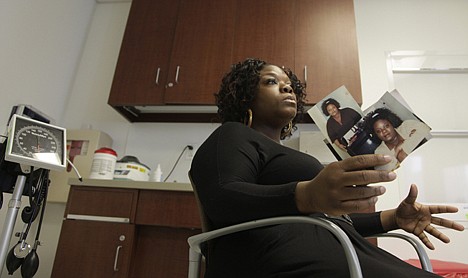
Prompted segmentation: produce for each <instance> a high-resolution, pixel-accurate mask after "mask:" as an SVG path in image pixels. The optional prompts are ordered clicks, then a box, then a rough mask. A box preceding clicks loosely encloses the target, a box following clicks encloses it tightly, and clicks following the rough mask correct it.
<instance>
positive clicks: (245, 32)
mask: <svg viewBox="0 0 468 278" xmlns="http://www.w3.org/2000/svg"><path fill="white" fill-rule="evenodd" d="M294 6H295V1H291V0H276V1H271V0H256V1H251V0H240V1H238V10H237V20H236V30H235V35H234V49H233V52H234V53H233V62H234V63H236V62H240V61H243V60H245V59H246V58H259V59H262V60H265V61H267V62H269V63H272V64H276V65H279V66H286V67H289V68H294V44H295V42H294V24H295V19H296V16H297V15H295V9H294ZM246 7H247V8H246Z"/></svg>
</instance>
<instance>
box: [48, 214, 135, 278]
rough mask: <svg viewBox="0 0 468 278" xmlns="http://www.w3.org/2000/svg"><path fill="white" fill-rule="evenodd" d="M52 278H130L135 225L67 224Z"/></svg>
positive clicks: (68, 221)
mask: <svg viewBox="0 0 468 278" xmlns="http://www.w3.org/2000/svg"><path fill="white" fill-rule="evenodd" d="M61 235H62V236H61V237H60V240H59V244H58V246H59V247H58V249H57V253H56V255H55V262H54V268H53V271H52V277H57V278H61V277H67V278H74V277H76V278H82V277H88V278H92V277H96V278H101V277H115V278H117V277H129V276H128V274H129V269H130V260H131V255H132V252H133V245H134V244H133V241H134V236H135V225H133V224H121V223H108V222H98V221H82V220H65V221H64V222H63V225H62V232H61Z"/></svg>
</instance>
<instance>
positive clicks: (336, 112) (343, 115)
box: [322, 98, 361, 151]
mask: <svg viewBox="0 0 468 278" xmlns="http://www.w3.org/2000/svg"><path fill="white" fill-rule="evenodd" d="M322 112H323V114H324V115H325V116H329V118H328V120H327V134H328V137H330V140H331V142H333V144H335V145H336V146H337V147H339V148H340V149H342V150H343V151H346V148H347V146H348V142H346V139H345V138H343V136H344V135H345V134H346V133H347V132H348V131H349V130H350V129H351V128H352V127H353V126H354V125H355V124H356V123H357V122H359V120H360V119H361V115H360V114H359V113H358V112H356V111H355V110H354V109H352V108H349V107H344V108H341V105H340V103H339V102H338V101H337V100H336V99H334V98H329V99H327V100H325V101H324V102H323V103H322Z"/></svg>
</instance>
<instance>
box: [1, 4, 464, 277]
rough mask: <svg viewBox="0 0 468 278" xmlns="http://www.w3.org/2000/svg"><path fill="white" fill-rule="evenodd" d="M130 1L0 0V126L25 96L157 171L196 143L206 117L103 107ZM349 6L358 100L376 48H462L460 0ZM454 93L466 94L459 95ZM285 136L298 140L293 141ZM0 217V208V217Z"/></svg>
mask: <svg viewBox="0 0 468 278" xmlns="http://www.w3.org/2000/svg"><path fill="white" fill-rule="evenodd" d="M129 8H130V3H105V4H99V3H98V4H95V3H94V1H93V0H87V1H74V0H67V1H65V0H36V1H25V0H17V1H11V0H10V1H8V0H5V1H1V2H0V37H1V38H2V39H1V40H2V44H0V94H1V96H2V101H1V102H0V111H2V113H3V116H2V115H0V128H2V126H3V127H5V126H6V120H7V115H8V113H9V111H10V109H11V106H13V105H15V104H18V103H27V104H32V105H33V106H36V107H37V108H39V109H41V110H42V111H43V112H46V113H47V114H49V115H51V116H52V117H54V118H55V119H56V120H57V123H58V124H61V125H63V126H64V127H66V128H69V129H76V128H82V127H85V126H89V125H91V126H92V127H93V128H95V129H99V130H102V131H105V132H106V133H108V134H109V135H111V137H112V138H113V140H114V145H113V147H114V149H116V151H117V152H118V154H119V157H121V156H123V155H126V154H128V155H135V156H137V157H138V158H139V159H140V161H142V162H143V163H145V164H147V165H148V166H150V167H151V168H154V167H155V166H156V164H157V163H161V165H162V167H163V171H164V172H165V174H167V173H168V171H169V170H170V168H171V167H172V165H173V164H174V163H175V160H176V159H177V157H178V155H179V154H180V152H181V151H182V149H183V148H184V147H185V145H187V144H200V143H201V142H202V141H203V140H204V138H206V136H208V134H209V132H210V131H211V130H213V129H214V128H215V127H216V126H215V125H212V124H169V123H144V124H143V123H141V124H129V123H128V122H127V121H126V120H124V119H123V117H121V116H120V115H119V114H118V113H117V112H115V111H114V110H113V109H112V108H110V107H109V106H108V105H107V97H108V93H109V89H110V86H111V82H112V77H113V70H114V67H115V63H116V61H117V55H118V52H119V48H120V43H121V39H122V36H123V32H124V27H125V24H126V19H127V16H128V11H129ZM355 10H356V22H357V35H358V48H359V55H360V63H361V79H362V88H363V101H364V104H363V107H367V106H369V105H370V104H371V103H373V102H374V101H376V100H377V99H378V98H379V97H380V96H381V94H382V93H383V92H384V91H386V90H388V89H389V88H388V80H387V72H386V65H385V55H384V53H385V51H388V50H466V51H468V37H467V36H466V35H465V32H464V31H463V30H467V29H468V22H467V20H468V18H467V17H466V16H465V14H466V12H468V2H467V1H464V0H452V1H443V0H412V1H405V0H394V1H386V0H355ZM311 35H313V34H311ZM3 42H6V43H3ZM460 97H461V100H460V101H466V98H467V97H466V95H464V96H462V95H461V96H460ZM428 109H430V108H428ZM426 112H427V111H424V113H426ZM301 129H302V130H311V129H312V127H311V126H308V125H306V126H301ZM2 132H3V130H2ZM290 143H291V144H292V145H294V146H296V145H297V142H296V139H293V140H292V142H290ZM189 163H190V161H187V160H184V159H182V160H181V162H180V164H179V166H178V168H176V170H175V171H174V174H173V175H172V176H171V178H170V179H169V180H177V181H179V182H187V181H188V179H187V176H186V172H187V170H188V167H189ZM387 188H388V189H389V192H388V193H387V194H386V195H385V197H383V198H381V200H380V202H379V207H380V208H386V207H393V206H395V205H396V204H398V202H399V192H398V190H397V188H398V186H393V185H392V184H389V185H388V186H387ZM63 209H64V207H63V205H61V204H51V205H49V206H48V208H47V217H46V220H45V225H46V227H47V228H46V227H44V228H46V229H48V232H43V233H41V235H43V237H44V241H45V246H41V247H39V250H38V253H39V256H40V258H41V265H40V270H39V271H40V272H39V274H38V277H49V273H50V271H51V268H52V264H53V258H54V252H55V248H56V244H57V240H58V237H57V235H58V233H59V230H60V227H61V217H62V216H63ZM4 211H5V208H2V211H1V212H2V213H4ZM3 219H4V218H3V216H0V223H2V224H3ZM16 230H18V229H16ZM48 235H50V236H48ZM467 242H468V240H467V233H466V232H464V233H463V234H458V235H457V236H455V238H454V244H453V245H448V246H439V245H437V246H436V247H437V251H435V252H431V256H432V257H434V258H440V259H447V260H454V261H461V262H465V263H468V258H467V257H466V256H467V254H466V252H463V251H462V250H460V249H461V248H459V246H462V245H464V246H466V243H467ZM393 245H394V246H396V247H395V248H396V249H402V248H403V247H401V248H400V245H399V244H393ZM457 247H458V248H457ZM397 251H399V250H397ZM405 255H406V253H405V254H404V256H405ZM16 274H18V273H16ZM15 277H20V276H15Z"/></svg>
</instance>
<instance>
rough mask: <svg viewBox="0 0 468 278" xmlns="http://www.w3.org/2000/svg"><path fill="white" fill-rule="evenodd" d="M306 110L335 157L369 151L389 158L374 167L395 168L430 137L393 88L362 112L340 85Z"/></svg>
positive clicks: (421, 122)
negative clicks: (389, 159) (390, 158)
mask: <svg viewBox="0 0 468 278" xmlns="http://www.w3.org/2000/svg"><path fill="white" fill-rule="evenodd" d="M349 98H351V100H350V99H349ZM345 111H346V112H345ZM308 113H309V115H310V116H311V117H312V119H313V120H314V122H315V123H316V124H317V126H318V128H319V129H320V131H321V132H322V133H323V135H324V136H325V137H326V138H327V139H328V140H329V142H328V143H329V144H328V143H327V145H328V147H329V149H330V150H331V151H332V152H333V153H334V154H335V157H337V159H339V160H340V159H344V158H346V157H350V156H355V155H361V154H371V153H375V154H386V155H390V156H391V157H392V161H391V162H390V163H388V164H386V165H383V166H379V167H376V168H377V169H385V170H395V169H397V168H398V167H400V164H401V162H402V161H403V160H404V159H405V158H406V157H407V156H408V155H409V154H410V153H411V152H413V151H414V150H415V149H416V148H418V147H419V146H421V145H422V144H424V143H425V142H427V140H429V139H430V131H431V128H430V127H429V126H428V125H427V124H426V123H424V122H423V121H422V120H421V119H420V118H419V117H418V116H416V115H415V114H414V113H413V111H412V110H411V108H410V107H409V105H408V104H407V103H406V102H405V101H404V99H403V98H402V96H401V95H400V94H399V92H398V91H397V90H393V91H392V92H386V93H385V94H384V95H383V96H382V97H381V98H380V99H379V100H378V101H377V102H376V103H374V104H373V105H372V106H371V107H369V108H367V109H366V110H365V111H364V112H362V111H361V109H360V107H359V105H358V104H357V103H356V101H355V100H354V99H353V98H352V97H351V95H350V94H349V92H348V91H347V90H346V88H345V87H340V88H338V89H337V90H335V91H334V92H332V93H331V94H330V95H328V96H327V97H326V98H324V99H323V100H322V101H320V102H319V103H318V104H317V105H315V106H314V107H312V108H311V109H310V110H309V111H308ZM356 114H357V115H359V117H358V116H356Z"/></svg>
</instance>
